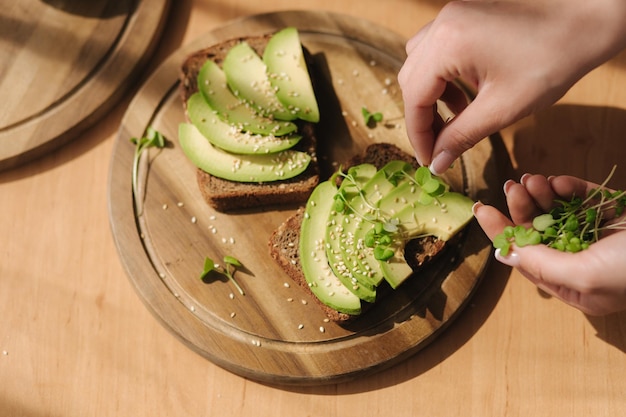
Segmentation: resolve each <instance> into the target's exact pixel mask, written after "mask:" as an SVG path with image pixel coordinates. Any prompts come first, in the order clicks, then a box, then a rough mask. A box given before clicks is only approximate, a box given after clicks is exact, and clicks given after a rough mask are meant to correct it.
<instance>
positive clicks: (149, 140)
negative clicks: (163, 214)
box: [130, 126, 165, 212]
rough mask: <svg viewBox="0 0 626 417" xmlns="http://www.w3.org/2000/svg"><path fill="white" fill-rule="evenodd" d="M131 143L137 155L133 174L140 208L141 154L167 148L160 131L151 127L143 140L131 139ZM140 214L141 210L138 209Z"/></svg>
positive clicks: (135, 192) (136, 202)
mask: <svg viewBox="0 0 626 417" xmlns="http://www.w3.org/2000/svg"><path fill="white" fill-rule="evenodd" d="M130 141H131V143H133V144H134V145H135V154H134V156H133V174H132V176H133V177H132V186H133V196H134V197H135V204H136V207H137V208H138V207H139V203H138V201H137V200H138V198H139V190H138V187H139V184H138V179H137V177H138V172H139V159H140V158H141V154H142V152H143V151H144V149H147V148H151V147H155V148H163V147H164V146H165V137H164V136H163V135H162V134H161V132H159V131H158V130H156V129H154V128H153V127H152V126H149V127H148V129H147V130H146V135H145V136H143V137H141V138H135V137H133V138H130ZM137 211H138V212H139V209H137Z"/></svg>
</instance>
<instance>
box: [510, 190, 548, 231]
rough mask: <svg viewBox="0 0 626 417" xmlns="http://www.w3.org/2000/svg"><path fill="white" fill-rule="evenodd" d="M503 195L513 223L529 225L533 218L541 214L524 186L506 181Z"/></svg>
mask: <svg viewBox="0 0 626 417" xmlns="http://www.w3.org/2000/svg"><path fill="white" fill-rule="evenodd" d="M504 193H505V195H506V204H507V206H508V207H509V213H510V214H511V220H513V223H515V224H523V225H529V224H530V223H531V222H532V220H533V218H535V216H538V215H539V214H541V213H543V211H541V210H540V209H539V207H537V204H536V203H535V200H534V199H533V197H532V196H531V195H530V194H529V192H528V190H527V189H526V187H524V185H522V184H519V183H516V182H515V181H507V182H506V183H505V184H504Z"/></svg>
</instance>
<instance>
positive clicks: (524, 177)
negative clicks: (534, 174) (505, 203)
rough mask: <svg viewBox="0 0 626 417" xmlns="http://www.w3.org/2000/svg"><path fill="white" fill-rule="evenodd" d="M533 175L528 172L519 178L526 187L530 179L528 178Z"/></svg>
mask: <svg viewBox="0 0 626 417" xmlns="http://www.w3.org/2000/svg"><path fill="white" fill-rule="evenodd" d="M530 177H531V175H530V174H528V173H526V174H524V175H522V177H521V178H520V179H519V182H520V184H522V185H523V186H524V187H526V181H527V180H528V178H530Z"/></svg>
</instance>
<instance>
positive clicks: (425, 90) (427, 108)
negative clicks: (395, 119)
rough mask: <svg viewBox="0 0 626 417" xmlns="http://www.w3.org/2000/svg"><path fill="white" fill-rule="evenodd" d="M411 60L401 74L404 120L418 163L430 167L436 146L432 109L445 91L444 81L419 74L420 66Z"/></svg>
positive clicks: (408, 60)
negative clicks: (434, 146)
mask: <svg viewBox="0 0 626 417" xmlns="http://www.w3.org/2000/svg"><path fill="white" fill-rule="evenodd" d="M414 59H415V58H414V57H413V56H411V57H409V58H408V59H407V61H406V62H405V64H404V66H403V67H402V68H401V69H400V73H399V74H398V82H399V83H400V87H401V88H402V97H403V100H404V116H405V117H404V118H405V124H406V129H407V135H408V137H409V142H410V143H411V146H412V147H413V149H414V150H415V156H416V159H417V161H418V162H419V163H420V164H421V165H428V164H430V162H431V158H432V149H433V145H434V143H435V132H434V129H433V123H434V121H435V117H434V113H433V108H434V106H435V105H436V103H437V100H438V99H439V97H441V95H442V94H443V92H444V91H445V88H446V82H445V80H443V79H441V78H439V77H437V76H434V75H433V76H428V75H426V74H422V73H420V69H419V65H418V64H417V63H413V62H412V61H413V60H414Z"/></svg>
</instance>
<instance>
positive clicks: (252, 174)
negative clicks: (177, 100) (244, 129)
mask: <svg viewBox="0 0 626 417" xmlns="http://www.w3.org/2000/svg"><path fill="white" fill-rule="evenodd" d="M178 140H179V142H180V146H181V148H182V150H183V152H184V153H185V155H186V156H187V157H188V158H189V159H190V160H191V161H192V162H193V163H194V164H195V165H196V166H197V167H199V168H200V169H202V170H204V171H206V172H208V173H209V174H211V175H214V176H216V177H220V178H224V179H227V180H230V181H239V182H271V181H280V180H285V179H288V178H292V177H295V176H296V175H298V174H300V173H302V172H303V171H304V170H305V169H306V168H307V166H308V165H309V162H310V161H311V156H310V155H309V154H307V153H305V152H297V151H293V150H286V151H282V152H278V153H275V154H263V155H236V154H232V153H229V152H226V151H224V150H222V149H220V148H217V147H215V146H213V145H211V143H210V142H209V141H208V140H207V138H205V137H204V136H203V135H202V133H200V131H199V130H198V128H196V127H195V126H194V125H192V124H191V123H181V124H180V125H179V128H178Z"/></svg>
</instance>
